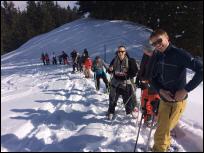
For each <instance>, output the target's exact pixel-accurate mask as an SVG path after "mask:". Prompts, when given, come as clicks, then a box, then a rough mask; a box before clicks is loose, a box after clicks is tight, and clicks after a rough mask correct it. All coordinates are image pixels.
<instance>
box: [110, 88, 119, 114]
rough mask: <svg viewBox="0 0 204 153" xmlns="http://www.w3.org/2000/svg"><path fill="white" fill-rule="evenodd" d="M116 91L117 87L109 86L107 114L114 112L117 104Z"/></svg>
mask: <svg viewBox="0 0 204 153" xmlns="http://www.w3.org/2000/svg"><path fill="white" fill-rule="evenodd" d="M118 97H119V95H118V93H117V89H116V88H115V87H113V86H111V89H110V94H109V108H108V114H114V113H115V106H116V105H117V100H118Z"/></svg>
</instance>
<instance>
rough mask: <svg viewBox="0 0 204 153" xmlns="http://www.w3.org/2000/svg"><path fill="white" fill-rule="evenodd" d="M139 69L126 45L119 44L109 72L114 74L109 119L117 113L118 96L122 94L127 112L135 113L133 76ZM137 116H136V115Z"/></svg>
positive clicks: (111, 84)
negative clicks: (128, 52)
mask: <svg viewBox="0 0 204 153" xmlns="http://www.w3.org/2000/svg"><path fill="white" fill-rule="evenodd" d="M137 71H138V68H137V65H136V62H135V60H134V59H133V58H130V57H129V56H128V54H127V52H126V48H125V47H124V46H119V47H118V51H117V55H116V56H115V58H114V59H113V60H112V62H111V64H110V66H109V73H112V74H113V78H112V79H111V83H110V86H111V87H110V94H109V108H108V119H109V120H111V119H112V118H113V115H114V113H115V106H116V104H117V100H118V97H119V96H120V95H122V98H123V103H124V105H125V110H126V114H127V115H128V114H132V115H133V116H134V115H135V113H133V112H134V108H135V105H136V95H135V90H134V86H133V83H134V82H133V80H132V79H133V78H134V77H135V76H136V73H137ZM134 117H135V116H134Z"/></svg>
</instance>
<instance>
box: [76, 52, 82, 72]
mask: <svg viewBox="0 0 204 153" xmlns="http://www.w3.org/2000/svg"><path fill="white" fill-rule="evenodd" d="M80 60H81V56H80V54H79V53H77V71H80V72H82V64H81V61H80Z"/></svg>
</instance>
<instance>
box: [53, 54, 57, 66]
mask: <svg viewBox="0 0 204 153" xmlns="http://www.w3.org/2000/svg"><path fill="white" fill-rule="evenodd" d="M52 64H55V65H57V57H56V55H55V53H54V52H53V53H52Z"/></svg>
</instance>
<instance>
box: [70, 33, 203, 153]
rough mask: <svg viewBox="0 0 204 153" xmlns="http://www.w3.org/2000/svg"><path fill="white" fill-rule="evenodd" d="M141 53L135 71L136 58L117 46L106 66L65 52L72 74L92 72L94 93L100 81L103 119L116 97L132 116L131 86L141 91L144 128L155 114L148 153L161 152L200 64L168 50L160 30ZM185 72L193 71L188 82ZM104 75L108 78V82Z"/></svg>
mask: <svg viewBox="0 0 204 153" xmlns="http://www.w3.org/2000/svg"><path fill="white" fill-rule="evenodd" d="M143 52H144V54H143V57H142V60H141V62H140V66H139V67H138V65H137V63H136V60H135V59H134V58H131V57H130V56H129V55H128V52H127V49H126V47H125V46H119V47H118V50H117V52H116V55H115V57H114V58H113V60H112V61H111V63H110V64H109V65H107V64H105V63H104V61H103V60H102V59H101V58H100V57H99V56H96V58H95V59H94V61H93V62H92V61H91V59H90V57H89V55H88V51H87V50H85V51H84V53H83V54H82V56H81V57H83V58H82V59H83V60H81V58H79V54H78V53H77V51H76V50H73V52H72V53H71V57H72V61H73V72H75V70H76V69H77V70H79V71H82V69H83V67H84V69H85V70H84V71H85V77H87V78H90V77H91V76H90V72H91V71H93V72H94V79H95V81H96V90H99V88H100V79H103V81H104V83H105V85H106V89H107V90H108V92H109V107H108V112H107V117H108V119H109V120H112V119H113V117H114V115H115V108H116V106H117V101H118V98H119V96H120V95H121V96H122V99H123V103H124V106H125V112H126V115H128V116H133V117H135V116H136V110H137V109H136V108H137V106H138V102H137V98H136V88H141V106H142V112H143V116H142V117H143V120H144V124H146V125H147V126H150V125H151V123H152V122H153V116H156V121H157V125H156V132H155V134H154V145H153V147H152V151H153V152H166V151H167V150H168V149H169V147H170V145H171V131H172V130H173V129H174V127H175V126H176V124H177V123H178V121H179V119H180V117H181V115H182V113H183V111H184V110H185V106H186V103H187V97H188V93H189V92H190V91H192V90H193V89H194V88H196V87H197V86H198V85H199V84H200V83H201V82H202V80H203V62H202V61H201V60H199V59H198V58H194V57H193V56H192V55H190V54H189V53H188V52H187V51H185V50H183V49H180V48H177V47H176V46H174V45H173V44H172V43H171V42H170V40H169V36H168V34H167V32H166V31H164V30H162V29H157V30H155V31H153V32H152V33H151V35H150V37H149V39H148V41H147V42H146V43H144V44H143ZM80 63H82V65H80ZM186 68H188V69H191V70H192V71H194V72H195V75H194V76H193V78H192V79H191V80H190V81H189V82H188V83H187V82H186V73H187V72H186ZM105 70H106V71H105ZM106 72H107V73H109V74H110V75H111V80H110V81H108V79H107V75H106ZM135 78H136V79H135ZM158 103H159V105H158ZM156 104H157V105H156ZM155 110H156V111H155ZM155 112H156V113H155ZM154 119H155V118H154Z"/></svg>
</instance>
